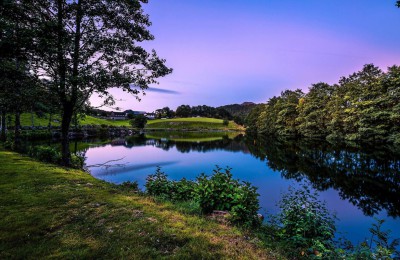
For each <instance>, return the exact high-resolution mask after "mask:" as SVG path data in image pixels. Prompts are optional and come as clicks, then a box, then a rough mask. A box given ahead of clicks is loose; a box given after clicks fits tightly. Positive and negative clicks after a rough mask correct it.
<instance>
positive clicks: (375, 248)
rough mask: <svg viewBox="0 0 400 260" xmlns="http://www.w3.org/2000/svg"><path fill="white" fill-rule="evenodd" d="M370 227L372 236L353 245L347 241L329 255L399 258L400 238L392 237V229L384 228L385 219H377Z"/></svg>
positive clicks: (353, 258) (353, 259) (371, 259)
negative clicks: (397, 248)
mask: <svg viewBox="0 0 400 260" xmlns="http://www.w3.org/2000/svg"><path fill="white" fill-rule="evenodd" d="M375 220H376V223H373V224H372V227H371V228H370V229H369V232H370V234H371V238H370V239H369V240H367V239H366V240H365V241H364V242H361V243H360V244H358V245H356V246H353V245H352V244H351V243H350V242H348V241H347V242H346V243H345V244H344V245H343V246H342V247H339V248H336V250H335V251H333V252H332V253H331V254H330V255H329V256H330V259H349V260H359V259H362V260H364V259H365V260H374V259H388V260H389V259H398V258H399V257H400V252H399V251H397V250H396V247H398V246H399V242H400V240H399V239H398V238H397V239H391V238H390V233H391V231H390V230H382V225H383V223H384V222H385V221H384V220H380V219H375Z"/></svg>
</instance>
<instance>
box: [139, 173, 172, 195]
mask: <svg viewBox="0 0 400 260" xmlns="http://www.w3.org/2000/svg"><path fill="white" fill-rule="evenodd" d="M167 177H168V176H167V175H166V174H165V173H164V172H162V171H161V168H160V167H157V170H156V172H155V173H154V174H151V175H149V176H148V177H147V178H146V184H145V187H146V191H147V193H148V194H150V195H153V196H160V197H169V196H170V194H171V190H172V182H171V181H169V180H168V178H167Z"/></svg>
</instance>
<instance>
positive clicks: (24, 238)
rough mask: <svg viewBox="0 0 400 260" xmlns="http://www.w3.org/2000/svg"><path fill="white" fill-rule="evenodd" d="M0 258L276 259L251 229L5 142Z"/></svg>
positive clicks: (0, 185)
mask: <svg viewBox="0 0 400 260" xmlns="http://www.w3.org/2000/svg"><path fill="white" fill-rule="evenodd" d="M0 162H1V170H0V191H1V196H0V259H26V258H29V259H43V258H62V259H75V258H78V259H116V258H117V259H120V258H125V259H159V258H168V259H169V258H174V259H274V256H273V254H272V253H271V252H270V251H269V250H267V249H265V248H263V247H262V245H261V244H260V241H259V240H257V239H254V237H252V236H251V234H245V233H243V231H240V230H238V229H236V228H234V227H230V226H227V225H224V224H219V223H217V222H215V221H212V220H210V219H207V218H206V217H202V216H199V215H196V214H194V213H190V212H188V211H187V210H186V209H187V208H184V207H182V206H181V207H178V206H175V205H173V204H171V203H161V202H157V201H156V200H155V199H154V198H152V197H147V196H144V195H139V194H137V193H134V192H132V191H129V190H127V189H126V188H125V189H124V188H121V187H119V186H116V185H113V184H109V183H106V182H103V181H100V180H97V179H95V178H93V177H92V176H91V175H89V174H88V173H86V172H83V171H80V170H71V169H65V168H61V167H58V166H55V165H50V164H44V163H41V162H37V161H34V160H32V159H30V158H28V157H25V156H22V155H20V154H16V153H13V152H8V151H4V150H2V149H1V148H0Z"/></svg>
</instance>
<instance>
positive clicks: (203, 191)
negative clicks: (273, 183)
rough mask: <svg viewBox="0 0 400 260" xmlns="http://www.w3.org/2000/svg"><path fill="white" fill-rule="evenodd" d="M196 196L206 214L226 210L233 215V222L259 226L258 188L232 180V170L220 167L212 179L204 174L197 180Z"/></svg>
mask: <svg viewBox="0 0 400 260" xmlns="http://www.w3.org/2000/svg"><path fill="white" fill-rule="evenodd" d="M197 182H198V186H197V188H196V195H197V198H198V200H199V203H200V207H201V209H202V211H203V212H204V213H211V212H212V211H213V210H226V211H229V212H230V213H231V221H232V222H233V223H235V224H240V225H245V226H257V225H259V224H260V221H259V219H258V217H257V211H258V210H259V208H260V207H259V202H258V196H259V194H258V193H257V188H256V187H254V186H252V185H251V184H250V183H248V182H242V183H241V182H239V181H238V180H236V179H233V178H232V173H231V169H230V168H226V169H225V170H224V171H222V169H221V168H220V167H218V166H216V169H215V170H214V173H213V175H212V176H211V177H208V176H206V175H204V174H202V175H200V176H199V177H198V178H197Z"/></svg>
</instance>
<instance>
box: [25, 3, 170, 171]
mask: <svg viewBox="0 0 400 260" xmlns="http://www.w3.org/2000/svg"><path fill="white" fill-rule="evenodd" d="M21 2H22V3H23V4H24V5H25V6H26V7H29V8H27V10H29V15H28V16H29V18H31V19H27V20H26V23H29V24H30V26H31V27H33V28H35V29H36V30H35V35H34V37H33V45H34V47H35V48H34V52H32V63H33V65H34V71H35V72H36V74H37V75H39V76H40V77H43V78H46V79H48V80H49V81H51V83H52V85H51V90H52V92H53V93H54V94H55V95H56V96H57V97H58V99H59V103H60V105H61V113H62V122H61V132H62V133H61V136H62V162H63V164H64V165H70V150H69V140H68V132H69V129H70V124H71V120H72V117H73V115H74V113H76V112H77V111H79V109H80V108H82V107H83V105H84V104H85V103H86V102H87V101H88V99H89V97H90V96H91V95H92V94H93V93H97V94H99V95H100V96H101V97H103V98H104V99H105V103H112V102H113V98H112V96H111V94H110V93H109V89H110V88H112V87H117V88H122V89H123V90H124V91H126V92H128V93H131V94H133V95H135V96H136V97H137V94H139V92H140V90H141V91H143V90H145V89H146V88H147V87H148V86H149V84H152V83H157V82H156V79H157V78H159V77H162V76H165V75H167V74H169V73H171V72H172V70H171V69H170V68H168V67H166V66H165V60H163V59H160V58H159V57H158V56H157V54H156V52H155V51H154V50H152V51H151V53H149V52H148V51H146V50H145V49H144V48H143V47H141V46H139V45H138V43H140V42H143V41H148V40H153V39H154V37H153V35H151V34H150V32H149V31H148V29H147V27H148V26H150V25H151V23H150V21H149V17H148V16H147V15H145V14H144V13H143V10H142V3H146V2H147V0H131V1H124V0H115V1H106V0H101V1H99V0H86V1H83V0H71V1H67V0H56V1H46V0H32V1H21ZM133 86H134V87H133Z"/></svg>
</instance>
